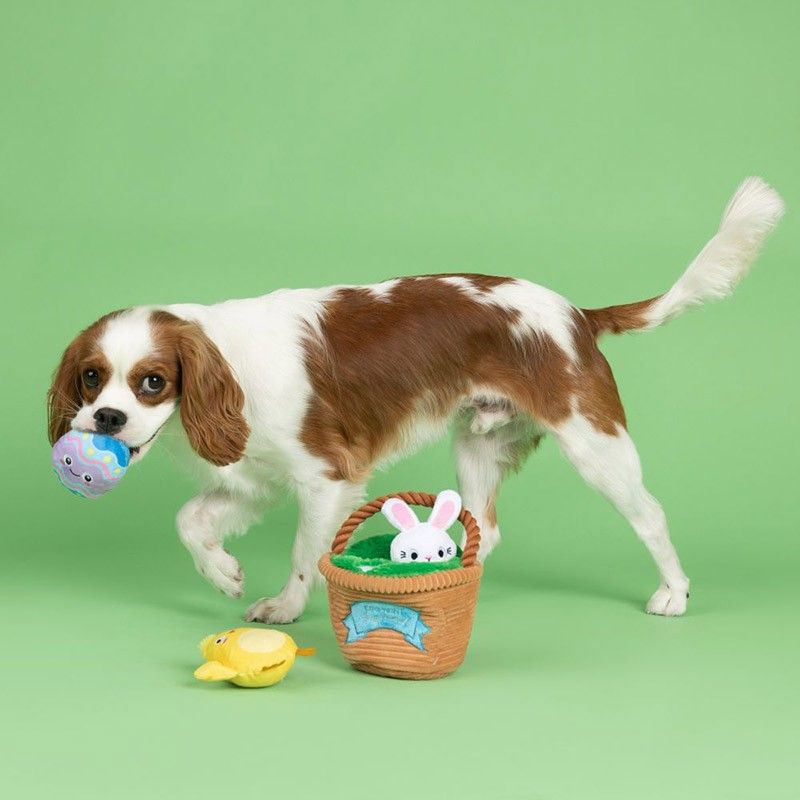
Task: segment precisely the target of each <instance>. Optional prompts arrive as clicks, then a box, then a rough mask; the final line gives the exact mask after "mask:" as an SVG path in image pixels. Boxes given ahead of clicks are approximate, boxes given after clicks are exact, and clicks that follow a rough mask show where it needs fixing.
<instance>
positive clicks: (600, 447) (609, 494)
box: [553, 413, 689, 617]
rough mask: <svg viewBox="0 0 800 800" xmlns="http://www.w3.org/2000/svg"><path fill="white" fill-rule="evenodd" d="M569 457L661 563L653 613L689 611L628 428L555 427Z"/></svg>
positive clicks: (577, 420)
mask: <svg viewBox="0 0 800 800" xmlns="http://www.w3.org/2000/svg"><path fill="white" fill-rule="evenodd" d="M553 434H554V435H555V438H556V440H557V441H558V444H559V446H560V447H561V450H562V452H563V453H564V455H565V456H566V457H567V458H568V459H569V460H570V461H571V462H572V464H573V465H574V466H575V468H576V469H577V470H578V472H579V473H580V474H581V476H582V477H583V479H584V480H585V481H586V482H587V483H588V484H589V485H590V486H594V487H595V488H596V489H597V490H598V491H600V492H601V493H602V494H603V495H604V496H605V497H606V498H607V499H608V500H609V501H610V502H611V503H612V504H613V505H614V506H615V508H616V509H617V510H618V511H619V512H620V513H621V514H622V516H623V517H625V519H626V520H628V522H629V523H630V525H631V527H632V528H633V529H634V531H635V532H636V535H637V536H638V537H639V538H640V539H641V540H642V542H644V545H645V547H646V548H647V549H648V551H649V552H650V555H651V556H652V557H653V561H655V563H656V567H657V568H658V572H659V575H660V576H661V583H660V585H659V587H658V589H657V590H656V592H655V594H654V595H653V596H652V597H651V598H650V602H649V603H648V604H647V612H648V613H649V614H662V615H664V616H670V617H672V616H680V615H681V614H683V613H684V611H686V600H687V598H688V596H689V579H688V578H687V577H686V575H685V574H684V572H683V569H682V568H681V564H680V561H679V560H678V554H677V553H676V552H675V548H674V547H673V545H672V542H671V541H670V538H669V531H668V530H667V520H666V517H665V515H664V511H663V509H662V508H661V506H660V505H659V504H658V502H657V501H656V500H655V498H654V497H653V496H652V495H651V494H650V493H649V492H648V491H647V490H646V489H645V487H644V484H643V483H642V468H641V463H640V461H639V454H638V453H637V451H636V447H635V446H634V443H633V441H632V439H631V437H630V436H629V435H628V432H627V430H625V428H624V427H623V426H622V425H617V427H616V431H615V433H613V434H612V433H604V432H602V431H600V430H598V429H597V428H596V427H594V426H593V424H592V423H591V422H590V421H589V420H588V419H586V418H585V417H584V416H582V415H580V414H578V413H576V414H574V415H573V416H571V417H569V418H568V419H566V420H564V421H562V422H561V423H559V424H557V425H555V426H554V427H553Z"/></svg>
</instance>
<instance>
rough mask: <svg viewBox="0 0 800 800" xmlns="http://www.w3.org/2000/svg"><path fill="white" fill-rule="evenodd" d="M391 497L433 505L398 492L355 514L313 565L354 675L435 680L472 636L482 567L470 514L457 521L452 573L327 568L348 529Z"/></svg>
mask: <svg viewBox="0 0 800 800" xmlns="http://www.w3.org/2000/svg"><path fill="white" fill-rule="evenodd" d="M390 497H399V498H401V499H402V500H405V502H406V503H409V504H410V505H418V506H427V507H429V508H432V507H433V504H434V501H435V500H436V497H435V496H434V495H431V494H423V493H419V492H398V493H396V494H391V495H386V496H384V497H379V498H377V499H375V500H372V501H371V502H369V503H367V504H366V505H364V506H362V507H361V508H359V509H358V510H357V511H354V512H353V513H352V514H351V515H350V516H349V517H348V519H347V521H346V522H345V523H344V524H343V525H342V527H341V528H340V529H339V532H338V533H337V534H336V537H335V538H334V540H333V545H332V546H331V552H330V553H328V554H326V555H324V556H323V557H322V558H321V559H320V562H319V569H320V572H321V573H322V575H323V577H324V578H325V580H326V581H327V584H328V600H329V608H330V614H331V623H332V624H333V630H334V632H335V634H336V640H337V642H338V643H339V647H340V649H341V651H342V654H343V655H344V657H345V658H346V659H347V660H348V661H349V662H350V663H351V664H352V665H353V666H354V667H355V668H356V669H358V670H361V671H362V672H370V673H372V674H374V675H383V676H385V677H389V678H406V679H410V680H424V679H429V678H441V677H443V676H444V675H449V674H450V673H451V672H453V670H455V669H457V668H458V666H459V665H460V664H461V662H462V661H463V660H464V655H465V654H466V651H467V645H468V644H469V637H470V633H471V632H472V620H473V618H474V616H475V605H476V603H477V601H478V589H479V587H480V581H481V575H482V573H483V568H482V567H481V565H480V564H478V563H477V555H478V545H479V544H480V539H481V535H480V529H479V528H478V523H477V522H476V521H475V519H474V518H473V516H472V514H470V513H469V511H467V510H466V509H462V510H461V514H460V515H459V517H458V520H459V522H460V523H461V524H462V525H463V527H464V530H465V532H466V543H465V545H464V551H463V553H462V554H461V566H460V567H459V568H457V569H449V570H443V571H441V572H430V573H427V574H425V575H409V576H380V575H370V574H369V573H358V572H351V571H350V570H346V569H342V568H341V567H337V566H336V565H335V564H333V563H331V556H332V555H338V554H340V553H343V552H344V549H345V547H346V546H347V543H348V541H349V540H350V537H351V536H352V534H353V531H355V529H356V528H357V527H358V526H359V525H360V524H361V523H362V522H364V520H366V519H368V518H369V517H371V516H373V515H374V514H377V513H378V512H379V511H380V510H381V508H382V506H383V504H384V503H385V502H386V500H388V499H389V498H390Z"/></svg>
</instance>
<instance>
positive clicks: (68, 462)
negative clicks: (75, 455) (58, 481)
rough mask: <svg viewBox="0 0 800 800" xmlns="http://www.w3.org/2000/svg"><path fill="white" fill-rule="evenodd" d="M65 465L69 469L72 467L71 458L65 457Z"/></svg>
mask: <svg viewBox="0 0 800 800" xmlns="http://www.w3.org/2000/svg"><path fill="white" fill-rule="evenodd" d="M64 463H65V464H66V465H67V466H68V467H69V466H72V459H71V458H70V457H69V456H64Z"/></svg>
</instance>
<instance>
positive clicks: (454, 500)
mask: <svg viewBox="0 0 800 800" xmlns="http://www.w3.org/2000/svg"><path fill="white" fill-rule="evenodd" d="M460 513H461V497H460V496H459V494H458V492H454V491H453V490H452V489H445V490H444V491H443V492H439V494H438V495H437V497H436V502H435V503H434V504H433V511H432V512H431V518H430V519H429V520H428V522H429V523H430V524H431V525H433V527H434V528H439V530H442V531H446V530H447V529H448V528H449V527H450V526H451V525H452V524H453V523H454V522H455V521H456V520H457V519H458V515H459V514H460Z"/></svg>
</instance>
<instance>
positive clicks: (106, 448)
mask: <svg viewBox="0 0 800 800" xmlns="http://www.w3.org/2000/svg"><path fill="white" fill-rule="evenodd" d="M52 458H53V470H54V471H55V473H56V475H57V476H58V479H59V480H60V481H61V483H63V484H64V486H66V487H67V489H69V490H70V491H71V492H72V493H73V494H78V495H81V496H82V497H88V498H90V499H96V498H97V497H99V496H100V495H101V494H105V493H106V492H107V491H109V490H110V489H113V488H114V487H115V486H116V485H117V483H119V480H120V478H122V476H123V475H124V474H125V472H126V471H127V469H128V464H129V463H130V451H129V450H128V448H127V447H126V446H125V445H124V444H123V443H122V442H120V441H118V440H117V439H113V438H112V437H111V436H104V435H102V434H99V433H88V432H86V431H69V432H68V433H65V434H64V435H63V436H62V437H61V438H60V439H59V440H58V441H57V442H56V443H55V445H53V456H52Z"/></svg>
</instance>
